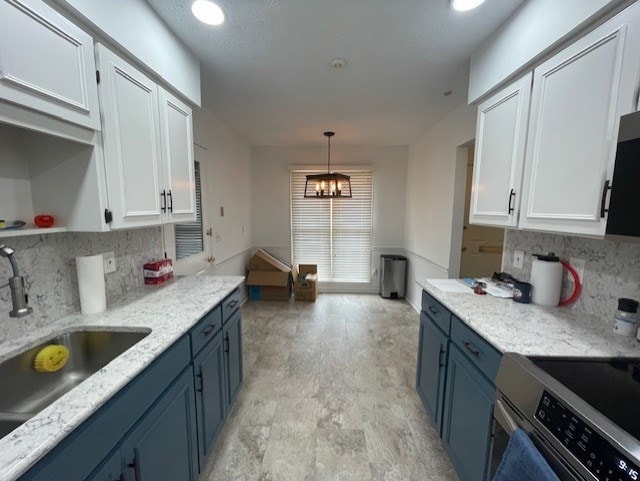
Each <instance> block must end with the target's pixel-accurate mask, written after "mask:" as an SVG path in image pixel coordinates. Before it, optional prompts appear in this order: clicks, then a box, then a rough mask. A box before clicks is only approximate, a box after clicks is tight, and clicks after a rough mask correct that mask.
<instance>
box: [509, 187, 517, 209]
mask: <svg viewBox="0 0 640 481" xmlns="http://www.w3.org/2000/svg"><path fill="white" fill-rule="evenodd" d="M515 197H516V191H515V190H513V189H511V192H509V205H508V208H509V212H508V214H511V213H512V212H513V211H514V210H515V209H514V208H513V207H511V202H512V201H513V199H515Z"/></svg>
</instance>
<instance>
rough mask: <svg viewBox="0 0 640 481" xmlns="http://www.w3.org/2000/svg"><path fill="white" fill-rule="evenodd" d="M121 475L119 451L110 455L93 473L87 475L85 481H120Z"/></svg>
mask: <svg viewBox="0 0 640 481" xmlns="http://www.w3.org/2000/svg"><path fill="white" fill-rule="evenodd" d="M121 474H122V456H121V455H120V451H119V450H118V451H115V452H114V453H112V454H111V456H109V457H108V458H107V459H106V460H105V461H104V462H103V463H102V464H101V465H100V466H99V467H98V468H97V469H96V470H95V471H94V472H93V473H91V474H90V475H89V477H88V478H87V479H86V481H121V478H120V475H121Z"/></svg>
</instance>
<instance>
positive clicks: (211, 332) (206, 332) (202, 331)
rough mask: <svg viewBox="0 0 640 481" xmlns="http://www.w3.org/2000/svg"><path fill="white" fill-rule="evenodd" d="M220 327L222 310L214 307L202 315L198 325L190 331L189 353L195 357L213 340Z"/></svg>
mask: <svg viewBox="0 0 640 481" xmlns="http://www.w3.org/2000/svg"><path fill="white" fill-rule="evenodd" d="M221 327H222V309H221V308H220V306H216V307H214V308H213V309H211V310H210V311H209V312H208V313H207V314H205V315H204V317H203V318H202V319H200V321H198V324H196V325H195V327H194V328H192V329H191V332H190V333H189V334H190V336H191V353H192V355H193V356H194V357H195V355H196V354H198V352H200V350H201V349H202V348H203V347H204V346H205V344H207V342H209V341H210V340H211V339H213V336H215V335H216V332H218V331H219V330H220V328H221Z"/></svg>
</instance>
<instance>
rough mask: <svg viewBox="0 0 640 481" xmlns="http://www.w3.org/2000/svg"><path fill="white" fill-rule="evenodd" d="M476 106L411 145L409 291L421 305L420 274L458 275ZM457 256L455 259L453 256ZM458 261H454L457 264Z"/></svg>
mask: <svg viewBox="0 0 640 481" xmlns="http://www.w3.org/2000/svg"><path fill="white" fill-rule="evenodd" d="M475 126H476V108H475V107H474V106H466V105H462V106H460V107H458V108H457V109H456V110H454V111H453V112H451V113H450V114H449V115H447V116H446V117H445V118H443V119H442V120H441V121H440V122H438V123H437V124H436V125H435V126H433V127H432V128H431V129H430V130H429V131H427V132H425V133H424V135H422V136H421V137H420V138H419V139H418V140H417V141H416V142H414V143H413V144H411V145H410V146H409V164H408V170H407V196H406V222H405V249H406V250H407V255H408V258H409V275H408V278H407V297H408V300H409V302H411V303H412V304H413V305H414V306H416V307H417V306H419V305H420V295H421V294H420V293H421V288H420V287H419V286H418V285H417V284H416V279H425V278H428V277H443V278H446V277H449V275H454V276H457V275H458V272H457V267H456V265H455V264H456V260H457V259H458V258H459V249H460V239H461V229H462V219H461V218H460V217H461V216H460V213H461V212H462V211H461V209H463V208H464V195H460V192H461V189H462V192H464V181H465V175H466V167H465V166H464V164H465V163H466V157H465V153H466V151H465V150H464V148H463V146H466V145H468V144H469V143H470V142H471V141H472V140H473V139H474V137H475ZM452 258H453V261H452ZM452 264H453V265H452Z"/></svg>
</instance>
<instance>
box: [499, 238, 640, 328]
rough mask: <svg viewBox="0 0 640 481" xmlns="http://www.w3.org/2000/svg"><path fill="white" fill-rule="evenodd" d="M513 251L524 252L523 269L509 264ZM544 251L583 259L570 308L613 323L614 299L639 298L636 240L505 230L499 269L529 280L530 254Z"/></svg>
mask: <svg viewBox="0 0 640 481" xmlns="http://www.w3.org/2000/svg"><path fill="white" fill-rule="evenodd" d="M515 250H522V251H524V253H525V257H524V268H523V269H516V268H514V267H513V253H514V251H515ZM546 252H555V253H556V254H557V255H559V256H560V258H561V259H563V260H566V261H568V260H569V258H570V257H574V258H578V259H584V260H585V261H586V264H585V272H584V278H583V289H582V294H581V296H580V298H579V299H578V300H577V301H576V303H575V304H573V305H572V306H571V309H574V310H577V311H579V312H585V313H589V314H593V315H595V316H598V317H600V318H601V319H602V320H603V322H613V315H614V313H615V311H616V308H617V306H618V298H620V297H629V298H631V299H637V300H640V242H638V241H634V240H631V239H630V240H629V241H619V240H612V239H589V238H583V237H573V236H564V235H556V234H545V233H541V232H529V231H522V230H509V229H508V230H507V231H506V233H505V241H504V251H503V255H502V270H503V271H505V272H508V273H509V274H511V275H513V276H514V277H516V278H518V279H520V280H524V281H529V279H530V277H531V265H532V261H533V257H532V254H534V253H535V254H538V253H546ZM565 274H566V272H565ZM571 288H572V285H571V283H570V282H569V281H568V280H565V283H564V289H565V291H567V290H569V289H571ZM564 295H566V292H565V294H564ZM564 295H563V297H564Z"/></svg>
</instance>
